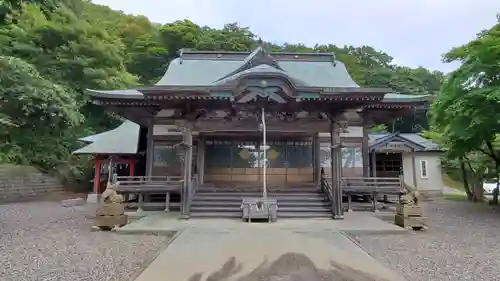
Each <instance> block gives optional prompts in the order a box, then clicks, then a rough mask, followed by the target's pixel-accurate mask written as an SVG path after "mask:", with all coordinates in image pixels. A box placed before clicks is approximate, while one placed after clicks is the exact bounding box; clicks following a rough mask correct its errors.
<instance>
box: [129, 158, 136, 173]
mask: <svg viewBox="0 0 500 281" xmlns="http://www.w3.org/2000/svg"><path fill="white" fill-rule="evenodd" d="M129 165H130V166H129V176H131V177H133V176H135V159H131V160H130V162H129Z"/></svg>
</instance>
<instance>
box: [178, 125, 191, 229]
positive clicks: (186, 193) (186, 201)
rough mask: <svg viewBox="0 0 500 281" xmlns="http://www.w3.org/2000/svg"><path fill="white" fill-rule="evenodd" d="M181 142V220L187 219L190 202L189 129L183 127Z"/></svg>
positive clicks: (186, 126) (187, 126)
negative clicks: (182, 168) (182, 180)
mask: <svg viewBox="0 0 500 281" xmlns="http://www.w3.org/2000/svg"><path fill="white" fill-rule="evenodd" d="M182 142H183V145H184V147H185V150H184V183H183V187H182V193H181V203H182V204H181V218H185V219H187V218H189V213H190V211H189V209H190V204H191V202H190V200H191V198H190V197H191V178H192V172H193V171H192V169H193V132H192V130H191V127H190V126H189V124H188V125H184V128H183V136H182Z"/></svg>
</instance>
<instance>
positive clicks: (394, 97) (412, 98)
mask: <svg viewBox="0 0 500 281" xmlns="http://www.w3.org/2000/svg"><path fill="white" fill-rule="evenodd" d="M430 98H431V95H403V94H394V93H389V94H385V96H384V99H383V100H382V102H392V103H398V102H403V103H404V102H416V101H428V100H429V99H430Z"/></svg>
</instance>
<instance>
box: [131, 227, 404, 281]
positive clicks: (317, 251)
mask: <svg viewBox="0 0 500 281" xmlns="http://www.w3.org/2000/svg"><path fill="white" fill-rule="evenodd" d="M345 276H349V277H352V279H341V278H340V277H345ZM286 277H288V278H290V279H288V278H286ZM282 278H285V279H282ZM151 280H165V281H209V280H210V281H225V280H227V281H243V280H245V281H260V280H304V281H305V280H307V281H322V280H332V281H335V280H352V281H369V280H387V281H396V280H397V281H400V280H405V279H404V278H402V277H401V276H399V275H398V274H396V273H394V272H393V271H392V270H389V269H388V268H386V267H384V266H382V265H381V264H379V263H378V262H376V261H375V260H374V259H372V258H371V257H370V256H369V255H368V254H367V253H366V252H364V251H363V250H362V249H361V248H359V247H358V246H357V245H356V244H354V243H353V242H352V241H351V240H350V239H348V238H346V237H345V236H344V235H343V234H341V233H340V232H325V231H318V232H314V231H290V230H288V231H286V230H279V229H266V228H260V229H259V230H254V231H251V232H249V231H246V230H244V229H232V230H219V231H217V230H215V229H212V230H208V229H203V230H201V229H194V228H193V229H186V230H184V231H183V232H182V233H181V234H180V236H178V238H177V239H175V240H174V242H172V244H171V245H170V246H169V247H168V248H167V250H165V252H163V253H162V254H160V256H158V258H156V260H155V261H154V262H153V263H152V264H151V265H150V266H149V267H148V268H147V269H146V270H145V271H144V272H143V273H142V274H141V275H140V276H139V277H138V278H137V279H136V281H151Z"/></svg>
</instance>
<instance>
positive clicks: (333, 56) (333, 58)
mask: <svg viewBox="0 0 500 281" xmlns="http://www.w3.org/2000/svg"><path fill="white" fill-rule="evenodd" d="M332 62H333V66H337V58H336V57H335V53H332Z"/></svg>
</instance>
